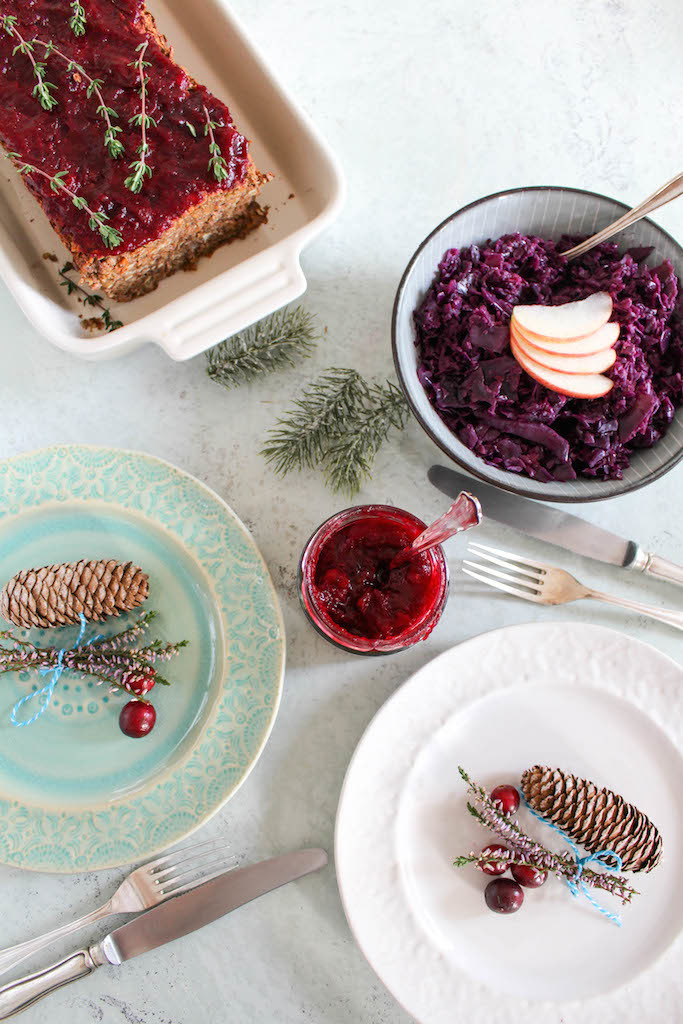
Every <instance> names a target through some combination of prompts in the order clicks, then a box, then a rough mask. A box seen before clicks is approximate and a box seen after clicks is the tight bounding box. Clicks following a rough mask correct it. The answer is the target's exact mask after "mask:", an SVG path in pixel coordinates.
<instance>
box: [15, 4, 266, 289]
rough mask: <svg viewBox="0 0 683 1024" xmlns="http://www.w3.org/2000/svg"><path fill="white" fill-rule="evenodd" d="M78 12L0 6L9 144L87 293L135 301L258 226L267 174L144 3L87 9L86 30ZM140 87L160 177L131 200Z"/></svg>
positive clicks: (149, 157) (151, 156) (145, 182)
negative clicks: (104, 228) (77, 202)
mask: <svg viewBox="0 0 683 1024" xmlns="http://www.w3.org/2000/svg"><path fill="white" fill-rule="evenodd" d="M78 6H79V5H74V4H72V3H71V2H70V0H22V3H21V4H18V3H16V2H11V3H10V2H0V18H2V22H1V24H0V28H1V29H2V30H1V31H0V142H2V144H3V145H4V147H5V149H6V150H7V151H8V153H9V154H10V158H11V159H12V161H13V162H14V164H15V165H16V166H17V167H18V168H19V169H20V170H22V173H23V180H24V183H25V184H26V186H27V187H28V188H29V190H30V191H31V192H32V193H33V195H34V196H35V198H36V199H37V200H38V202H39V204H40V205H41V207H42V208H43V211H44V212H45V214H46V216H47V218H48V220H49V221H50V223H51V225H52V227H53V228H54V230H55V231H56V233H57V234H58V235H59V237H60V239H61V240H62V242H63V243H64V245H65V246H66V247H67V249H68V250H69V252H70V254H71V260H72V262H73V263H74V265H75V266H76V267H77V268H78V270H79V271H80V273H81V281H82V283H84V284H87V285H89V286H90V287H92V288H96V289H98V290H101V291H103V292H104V293H105V294H106V295H108V296H109V297H110V298H111V299H114V300H118V301H128V300H130V299H134V298H136V297H138V296H140V295H143V294H145V293H146V292H149V291H151V290H152V289H153V288H155V287H156V286H157V284H158V283H159V281H161V280H162V279H163V278H165V277H167V276H169V275H170V274H173V273H174V272H175V271H177V270H181V269H187V268H190V267H192V266H194V265H195V264H196V262H197V260H198V259H199V258H200V257H201V256H204V255H209V254H210V253H212V252H213V251H214V250H215V249H216V248H217V247H218V246H220V245H222V244H223V243H225V242H229V241H231V240H232V239H235V238H242V237H244V235H246V234H247V233H248V232H250V231H252V230H253V229H254V228H256V227H258V226H259V224H261V223H262V222H263V221H264V219H265V212H264V211H263V210H262V209H261V207H260V206H259V204H258V203H257V201H256V196H257V194H258V193H259V190H260V189H261V187H262V185H263V184H264V183H265V182H267V181H268V180H269V178H270V177H271V175H268V174H264V173H262V172H261V171H259V170H257V168H256V167H255V165H254V162H253V160H252V159H251V156H250V154H249V148H248V140H247V139H246V138H245V137H244V136H243V135H242V134H241V133H240V132H239V131H238V130H237V128H236V127H235V125H234V123H233V120H232V117H231V115H230V111H229V109H228V107H227V106H226V105H225V104H224V103H223V102H221V100H219V99H218V98H217V97H215V96H213V95H212V94H211V93H210V92H209V91H208V90H207V89H206V88H205V87H204V86H202V85H200V84H199V83H197V82H196V81H195V80H194V79H193V78H192V77H191V76H190V75H189V74H188V72H187V71H185V69H184V68H182V67H181V66H180V65H179V64H178V63H176V61H175V60H174V58H173V53H172V50H171V47H170V45H169V44H168V42H167V40H166V39H165V37H164V36H162V35H161V34H160V33H159V31H158V29H157V27H156V24H155V22H154V18H153V16H152V15H151V13H150V12H149V11H148V10H147V8H146V7H145V4H144V2H143V0H88V3H87V4H84V5H81V9H82V11H83V12H84V14H83V18H84V25H82V26H81V29H84V30H81V31H78V26H77V25H76V26H75V28H76V30H74V25H75V23H74V18H73V15H74V7H78ZM141 60H144V65H142V66H141V64H140V61H141ZM143 76H144V103H145V108H144V112H145V113H146V115H147V117H148V121H147V127H146V138H147V143H148V146H149V149H148V151H147V153H146V154H143V156H144V162H145V163H146V165H147V167H148V168H149V171H151V174H150V173H149V171H145V173H144V174H143V175H142V183H141V188H140V189H139V191H133V190H131V187H130V183H131V177H132V167H134V166H135V162H136V161H138V160H140V159H141V156H140V147H141V145H142V129H141V113H142V112H143V110H142V100H143V98H142V85H143V82H142V77H143ZM93 81H94V82H95V87H93V86H92V82H93ZM41 83H42V86H43V87H42V88H38V87H40V86H41ZM103 107H104V108H106V112H103V109H102V108H103ZM107 113H108V121H107V118H106V114H107ZM108 126H112V127H113V129H114V134H113V137H114V138H115V140H116V142H117V143H120V147H119V146H115V147H114V148H115V149H116V148H118V149H120V154H119V155H118V156H112V154H111V149H110V148H108V147H107V145H106V143H105V129H106V128H107V127H108ZM111 137H112V136H111V135H110V138H111ZM212 142H213V143H215V149H213V150H212V149H211V148H210V147H211V144H212ZM214 156H216V157H217V161H218V162H217V163H214V161H213V160H212V158H213V157H214ZM217 166H218V167H219V170H218V171H217V170H216V167H217ZM55 175H57V176H58V178H57V182H56V183H55ZM62 186H64V187H62ZM74 197H77V198H78V199H79V200H81V201H82V203H84V204H85V205H86V207H87V208H86V209H84V208H83V206H82V205H81V206H77V205H75V203H74ZM91 211H92V212H93V213H94V214H95V215H96V216H97V217H98V218H101V220H99V221H98V220H96V221H94V222H93V220H92V218H91V216H90V213H91ZM101 224H106V226H107V228H111V229H112V231H113V232H114V234H113V235H112V234H111V233H110V234H109V237H108V240H105V236H104V235H103V234H102V232H101V231H99V229H98V225H101ZM112 239H113V241H112Z"/></svg>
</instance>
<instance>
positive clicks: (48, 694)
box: [9, 612, 102, 728]
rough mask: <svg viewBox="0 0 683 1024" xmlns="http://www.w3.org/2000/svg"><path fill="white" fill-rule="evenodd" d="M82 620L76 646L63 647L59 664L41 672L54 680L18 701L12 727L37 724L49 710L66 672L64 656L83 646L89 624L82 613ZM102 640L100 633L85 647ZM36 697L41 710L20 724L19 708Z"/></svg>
mask: <svg viewBox="0 0 683 1024" xmlns="http://www.w3.org/2000/svg"><path fill="white" fill-rule="evenodd" d="M80 619H81V630H80V632H79V634H78V639H77V640H76V643H75V644H74V646H73V647H63V648H62V649H61V651H60V652H59V654H58V655H57V664H56V665H54V666H51V667H49V668H41V670H40V674H41V676H47V675H49V674H50V672H51V673H52V679H51V680H50V682H49V683H47V685H46V686H44V687H43V688H42V690H36V691H35V693H29V694H28V695H27V696H26V697H22V698H21V699H20V700H18V701H17V703H16V704H15V705H14V707H13V708H12V711H11V714H10V716H9V717H10V721H11V723H12V725H16V726H17V727H18V728H21V727H22V726H24V725H31V724H32V723H33V722H35V720H36V719H37V718H40V716H41V715H42V714H43V712H44V711H46V710H47V708H48V706H49V704H50V701H51V700H52V697H53V694H54V692H55V687H56V686H57V683H58V682H59V680H60V679H61V677H62V672H63V671H64V655H65V654H66V653H67V651H69V650H73V651H76V650H78V648H79V647H80V646H81V641H82V640H83V637H84V635H85V628H86V626H87V622H86V619H85V615H83V613H82V612H81V615H80ZM101 639H102V635H101V634H100V633H98V634H97V636H93V637H91V639H90V640H87V641H86V643H85V644H83V646H84V647H87V646H88V644H94V643H95V641H96V640H101ZM34 697H38V698H40V708H39V709H38V711H36V713H35V714H34V715H32V716H31V717H30V718H27V719H26V721H25V722H20V721H19V719H18V717H17V716H18V713H19V708H20V707H21V706H22V704H25V703H26V702H27V701H29V700H33V699H34Z"/></svg>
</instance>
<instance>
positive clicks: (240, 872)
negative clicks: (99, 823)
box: [0, 843, 327, 1020]
mask: <svg viewBox="0 0 683 1024" xmlns="http://www.w3.org/2000/svg"><path fill="white" fill-rule="evenodd" d="M209 845H210V843H199V844H197V845H196V846H193V847H186V848H185V849H183V850H178V851H175V852H174V853H171V854H168V855H166V856H163V857H159V858H158V859H157V860H155V861H152V862H150V863H149V864H145V865H143V866H142V867H141V868H138V869H137V870H136V871H133V872H132V874H130V875H129V876H128V877H127V878H126V879H125V881H124V882H123V883H122V884H121V885H120V886H119V888H118V889H117V891H116V893H115V894H114V896H113V897H112V898H111V900H109V902H108V903H106V904H105V905H104V906H103V907H102V908H100V910H96V911H95V912H94V913H92V914H89V915H87V917H84V918H81V919H80V920H78V921H75V922H73V923H72V924H69V925H66V926H65V927H64V928H60V929H57V930H56V931H53V932H50V933H49V934H47V935H43V936H41V937H40V938H39V939H36V940H35V941H33V942H26V943H23V944H22V945H20V946H14V947H12V948H11V949H7V950H5V951H4V952H3V953H2V954H0V973H2V972H5V971H7V970H9V969H10V968H11V967H14V966H16V964H18V963H19V962H20V961H21V960H23V959H25V957H27V956H30V955H31V954H32V953H34V952H37V951H38V950H39V949H43V948H45V946H47V945H49V944H50V943H52V942H54V941H55V940H56V939H58V938H61V937H63V936H64V935H67V934H70V933H71V932H74V931H77V930H78V929H80V928H82V927H84V926H85V925H86V924H92V923H93V922H94V921H97V920H100V919H102V918H104V917H108V916H109V915H110V914H119V913H135V912H139V911H143V910H146V913H143V914H140V916H139V917H136V918H135V920H133V921H131V922H129V923H128V924H124V925H123V926H122V927H120V928H116V929H115V930H114V931H113V932H110V933H109V934H108V935H105V937H104V938H103V939H102V940H101V941H100V942H97V943H95V944H94V945H92V946H89V947H86V948H84V949H79V950H77V951H76V952H74V953H71V954H70V955H69V956H67V957H65V958H64V959H63V960H60V961H59V962H58V963H56V964H53V965H52V966H50V967H47V968H46V969H45V970H42V971H38V972H37V973H35V974H31V975H29V976H27V977H25V978H20V979H19V980H17V981H14V982H12V983H10V984H9V985H5V986H4V988H2V989H0V1020H7V1018H8V1017H12V1016H13V1015H14V1014H15V1013H19V1012H20V1011H21V1010H25V1009H26V1008H27V1007H29V1006H31V1005H32V1004H33V1003H35V1002H36V1001H37V1000H38V999H41V998H42V997H43V996H46V995H48V994H49V993H50V992H54V991H55V989H58V988H61V987H62V985H66V984H68V983H69V982H71V981H77V980H78V979H79V978H84V977H86V976H87V975H88V974H92V972H93V971H94V970H96V969H97V968H98V967H102V966H104V965H106V964H110V965H114V966H120V965H121V964H122V963H124V962H125V961H126V960H130V959H132V958H133V957H135V956H139V955H140V954H141V953H146V952H148V951H149V950H151V949H156V948H157V947H158V946H163V945H165V944H166V943H168V942H172V941H173V940H174V939H179V938H181V937H182V936H183V935H188V934H189V933H190V932H193V931H197V929H199V928H203V927H204V925H207V924H210V923H211V922H212V921H216V920H218V918H220V917H223V916H224V915H225V914H228V913H230V911H232V910H236V909H237V908H238V907H241V906H244V904H245V903H250V902H251V901H252V900H255V899H257V898H258V897H259V896H263V895H264V894H265V893H267V892H271V891H272V890H273V889H278V888H279V887H280V886H281V885H286V884H287V883H288V882H293V881H295V880H296V879H297V878H301V877H303V876H304V875H308V874H310V873H311V872H312V871H318V870H319V869H320V868H322V867H324V866H325V864H327V854H326V853H325V851H324V850H321V849H307V850H297V851H294V852H293V853H285V854H282V855H281V856H279V857H272V858H271V859H270V860H265V861H261V862H260V863H257V864H251V865H249V866H248V867H244V868H235V867H234V866H231V865H234V862H235V859H234V857H228V858H227V859H226V860H224V861H223V864H222V866H221V867H220V868H218V867H217V864H218V862H219V860H220V848H218V849H217V848H215V847H214V851H213V852H214V854H215V856H214V857H213V858H212V857H211V856H210V855H209V854H208V853H207V849H206V848H207V847H208V846H209ZM197 873H199V877H194V876H195V875H197ZM147 908H152V909H147ZM29 947H30V948H29Z"/></svg>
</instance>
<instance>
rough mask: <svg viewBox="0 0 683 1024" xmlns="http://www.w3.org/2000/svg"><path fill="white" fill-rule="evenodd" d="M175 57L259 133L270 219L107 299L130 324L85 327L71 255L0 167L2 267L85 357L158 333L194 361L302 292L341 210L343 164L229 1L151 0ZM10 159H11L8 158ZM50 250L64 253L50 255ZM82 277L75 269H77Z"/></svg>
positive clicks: (50, 328)
mask: <svg viewBox="0 0 683 1024" xmlns="http://www.w3.org/2000/svg"><path fill="white" fill-rule="evenodd" d="M148 7H149V9H150V11H152V13H153V14H154V16H155V18H156V20H157V24H158V26H159V29H160V31H161V32H162V33H164V34H165V35H166V36H167V37H168V39H169V41H170V42H171V44H172V46H173V48H174V51H175V56H176V59H177V60H178V61H179V62H180V64H182V65H183V66H184V67H186V68H187V69H188V71H190V73H191V74H192V75H193V76H194V77H195V78H196V79H197V81H199V82H201V83H203V84H204V85H206V86H208V88H209V89H211V90H212V91H213V92H214V93H215V94H216V95H217V96H219V97H220V98H221V99H223V100H224V101H225V102H227V104H228V106H229V107H230V111H231V113H232V115H233V117H234V119H235V122H236V124H237V126H238V128H239V130H240V131H241V132H243V133H244V134H246V135H247V136H248V137H249V138H250V139H251V153H252V155H253V157H254V161H255V163H256V166H257V167H259V168H261V169H262V170H264V171H270V172H272V173H273V174H274V175H275V178H274V180H273V181H272V182H270V183H269V184H268V185H266V186H265V187H264V189H263V190H262V192H261V195H260V201H261V203H262V204H266V205H268V206H269V208H270V212H269V217H268V223H267V224H265V225H262V226H261V227H260V228H258V230H257V231H254V232H253V233H252V234H251V235H249V237H247V238H245V239H243V240H240V241H236V242H232V243H231V244H230V245H225V246H222V247H221V248H220V249H218V251H217V252H215V253H214V255H213V256H211V257H210V258H204V259H202V260H200V262H199V265H198V266H197V269H196V270H193V271H190V272H180V273H177V274H174V275H173V276H172V277H170V278H168V279H167V280H166V281H162V283H161V284H160V285H159V287H158V288H157V289H156V290H155V291H154V292H152V293H151V294H149V295H145V296H144V297H143V298H141V299H136V300H134V301H133V302H126V303H109V302H108V301H107V305H108V306H109V307H110V309H111V311H112V314H113V316H114V317H115V318H116V319H118V320H121V321H123V324H124V326H123V327H120V328H119V329H118V330H116V331H112V332H109V333H105V332H96V333H94V334H93V333H92V332H90V331H88V330H86V329H85V328H84V327H83V325H82V322H81V320H80V319H79V313H82V314H83V316H86V317H91V316H96V315H97V312H98V311H97V310H96V309H92V308H91V307H90V306H85V307H84V306H83V305H82V304H81V303H79V302H78V301H77V298H76V297H75V296H68V295H67V294H66V289H65V288H63V287H60V285H59V276H58V269H59V267H61V266H62V265H63V264H64V263H65V262H66V261H67V260H68V253H67V251H66V249H65V248H64V247H63V246H62V245H61V243H60V242H59V239H58V238H57V236H56V235H55V233H54V231H53V230H52V228H51V227H50V225H49V223H48V221H47V219H46V217H45V216H44V214H43V212H42V210H41V209H40V207H39V206H38V204H37V203H36V201H35V200H34V199H33V197H32V196H30V194H29V193H28V191H27V189H26V188H25V186H24V184H23V183H22V181H21V179H20V177H19V175H18V174H17V173H16V172H15V171H14V169H13V168H12V167H11V165H10V164H9V161H7V160H5V166H4V167H2V173H0V274H1V275H2V277H3V279H4V281H5V282H6V284H7V285H8V287H9V289H10V291H11V292H12V294H13V295H14V297H15V299H16V300H17V302H18V303H19V305H20V306H21V308H22V309H23V311H24V313H25V314H26V316H27V317H28V318H29V320H30V321H31V323H32V324H33V325H34V326H35V328H36V329H37V330H38V331H40V333H41V334H43V335H44V336H45V337H46V338H47V339H48V340H49V341H51V342H52V343H53V344H54V345H57V346H58V347H59V348H62V349H65V350H66V351H68V352H72V353H74V355H77V356H81V357H83V358H86V359H105V358H111V357H114V356H120V355H123V354H124V353H126V352H130V351H131V350H132V349H135V348H137V347H138V346H140V345H142V344H144V343H146V342H153V343H155V344H157V345H160V346H161V347H162V348H163V349H164V350H165V351H166V352H167V353H168V355H169V356H171V358H172V359H178V360H181V359H189V358H191V357H192V356H195V355H197V354H198V353H199V352H203V351H204V350H205V349H207V348H210V347H211V346H212V345H215V344H216V343H217V342H219V341H221V340H222V339H223V338H226V337H229V336H230V335H232V334H234V333H235V332H236V331H240V330H242V329H243V328H244V327H246V326H248V325H249V324H251V323H254V322H255V321H256V320H259V319H260V318H261V317H264V316H266V315H267V314H268V313H272V312H273V310H275V309H278V308H280V307H281V306H283V305H284V304H285V303H287V302H290V301H291V300H292V299H295V298H296V297H297V296H298V295H301V294H302V292H303V291H305V288H306V280H305V278H304V275H303V273H302V270H301V266H300V263H299V257H300V254H301V250H302V249H303V247H304V246H305V245H307V244H308V243H309V242H310V241H312V239H314V238H315V237H316V236H317V235H318V234H319V233H320V232H321V231H322V230H323V229H324V228H325V227H327V225H329V224H330V223H331V222H332V220H334V218H335V217H336V216H337V214H338V212H339V210H340V208H341V205H342V202H343V196H344V182H343V177H342V173H341V169H340V167H339V164H338V162H337V160H336V159H335V157H334V155H333V154H332V152H331V151H330V149H329V147H328V145H327V144H326V142H325V141H324V140H323V139H322V138H321V136H320V134H319V132H318V131H317V130H316V129H315V128H314V126H313V125H312V124H311V122H310V121H309V119H308V118H307V117H306V115H305V114H304V113H303V111H302V110H301V109H300V108H299V107H298V106H297V105H296V104H295V103H294V101H293V100H292V98H291V97H290V96H289V95H288V94H287V92H286V90H284V89H283V88H282V86H281V85H279V84H278V82H277V81H276V80H275V78H274V77H273V75H272V74H271V73H270V71H269V70H268V68H267V67H266V64H265V62H264V60H263V58H262V57H261V56H260V55H259V53H258V51H257V50H256V49H255V48H254V46H253V44H252V43H251V42H250V41H249V40H248V39H247V37H246V35H245V33H244V31H243V29H242V28H241V26H240V25H239V23H238V22H237V20H236V18H235V16H234V15H233V14H232V13H231V12H230V11H229V10H228V8H227V7H226V5H225V3H224V2H223V0H193V2H192V3H188V2H187V0H149V2H148ZM1 159H4V158H0V160H1ZM45 253H54V254H55V255H56V256H57V259H58V261H59V262H53V261H50V260H46V259H45V258H44V254H45ZM72 276H76V275H72Z"/></svg>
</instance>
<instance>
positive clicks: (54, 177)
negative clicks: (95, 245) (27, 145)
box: [8, 153, 123, 249]
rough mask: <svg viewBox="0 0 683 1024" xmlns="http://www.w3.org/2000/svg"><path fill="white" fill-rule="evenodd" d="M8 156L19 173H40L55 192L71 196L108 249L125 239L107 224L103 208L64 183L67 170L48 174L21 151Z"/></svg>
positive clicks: (113, 247)
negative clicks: (25, 158) (92, 207)
mask: <svg viewBox="0 0 683 1024" xmlns="http://www.w3.org/2000/svg"><path fill="white" fill-rule="evenodd" d="M8 156H9V157H10V159H11V160H12V162H13V163H14V166H15V167H16V169H17V170H18V171H19V174H39V175H40V176H41V177H42V178H45V179H46V180H47V181H49V182H50V188H51V189H52V191H53V192H63V193H64V195H67V196H68V197H69V199H70V200H71V202H72V203H73V205H74V206H75V207H76V209H77V210H84V211H85V212H86V213H87V214H88V218H89V219H88V226H89V228H90V230H91V231H97V232H98V233H99V235H100V238H101V239H102V241H103V242H104V244H105V245H106V246H107V248H108V249H115V248H116V246H117V245H120V244H121V242H122V241H123V239H122V236H121V234H120V232H118V231H117V230H116V228H113V227H112V226H111V225H110V224H107V221H108V220H109V218H108V217H107V214H106V213H105V212H104V211H103V210H99V211H96V210H92V209H91V208H90V207H89V206H88V204H87V202H86V200H85V199H84V198H83V196H79V195H78V194H77V193H76V192H73V191H72V190H71V189H70V188H69V187H68V186H67V185H65V184H64V180H63V179H64V178H65V177H66V175H67V172H66V171H57V172H56V173H55V174H48V173H47V172H46V171H42V170H41V169H40V167H36V166H35V164H30V163H28V162H27V161H26V160H24V159H23V158H22V157H21V156H20V154H19V153H9V154H8Z"/></svg>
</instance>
